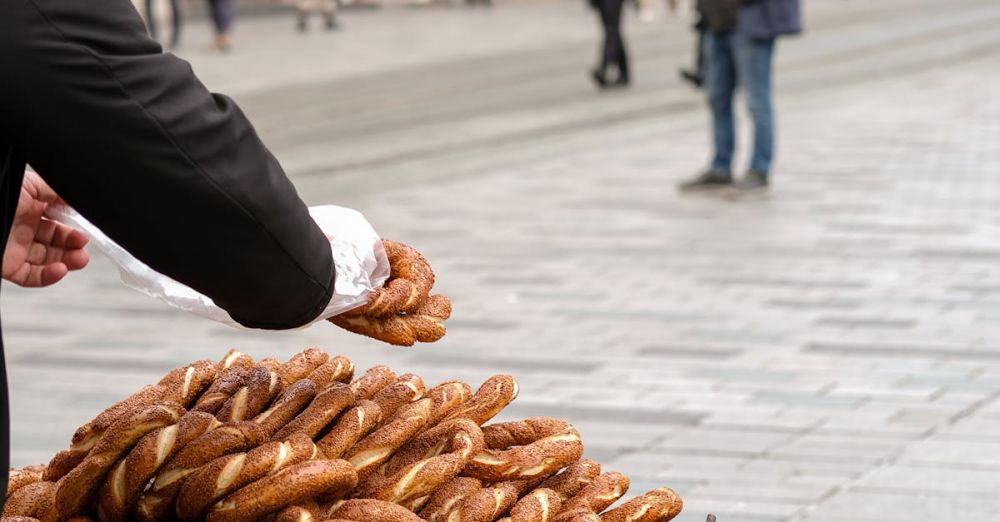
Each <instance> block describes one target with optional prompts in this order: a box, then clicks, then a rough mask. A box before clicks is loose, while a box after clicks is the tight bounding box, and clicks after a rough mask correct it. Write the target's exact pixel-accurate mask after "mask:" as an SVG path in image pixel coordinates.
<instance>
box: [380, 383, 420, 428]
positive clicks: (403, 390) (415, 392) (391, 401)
mask: <svg viewBox="0 0 1000 522" xmlns="http://www.w3.org/2000/svg"><path fill="white" fill-rule="evenodd" d="M424 391H425V388H424V380H423V379H421V378H420V376H419V375H414V374H412V373H404V374H403V375H400V376H399V377H398V378H397V380H396V382H395V383H393V384H390V385H389V386H386V387H385V388H382V389H381V390H379V392H378V393H376V394H375V396H374V397H372V402H374V403H375V404H378V407H379V409H381V410H382V415H383V417H385V418H387V419H388V418H390V417H392V415H393V414H394V413H396V410H398V409H399V407H400V406H402V405H404V404H406V403H409V402H413V401H415V400H417V399H420V398H421V397H423V396H424Z"/></svg>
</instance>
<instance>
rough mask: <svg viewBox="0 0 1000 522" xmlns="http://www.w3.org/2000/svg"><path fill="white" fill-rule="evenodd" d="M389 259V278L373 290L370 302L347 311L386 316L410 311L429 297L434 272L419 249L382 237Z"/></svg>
mask: <svg viewBox="0 0 1000 522" xmlns="http://www.w3.org/2000/svg"><path fill="white" fill-rule="evenodd" d="M382 245H383V246H384V247H385V254H386V257H387V258H388V259H389V272H390V279H389V281H388V282H387V283H386V285H385V286H384V287H382V288H379V289H378V290H376V291H374V292H372V293H371V295H370V296H369V297H368V303H367V304H365V305H364V306H360V307H358V308H355V309H354V310H351V311H349V312H347V315H350V316H362V315H364V316H368V317H387V316H392V315H397V314H402V313H411V312H413V311H414V310H416V309H417V308H418V307H419V306H420V305H421V304H422V303H423V302H424V300H426V299H427V296H428V294H430V291H431V288H432V287H433V286H434V271H433V270H431V265H430V263H428V262H427V259H426V258H424V256H423V255H421V254H420V252H417V251H416V250H415V249H413V248H412V247H409V246H407V245H404V244H402V243H397V242H395V241H388V240H383V241H382Z"/></svg>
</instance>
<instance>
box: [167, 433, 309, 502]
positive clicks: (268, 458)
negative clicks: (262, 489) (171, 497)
mask: <svg viewBox="0 0 1000 522" xmlns="http://www.w3.org/2000/svg"><path fill="white" fill-rule="evenodd" d="M315 456H316V446H315V445H314V444H313V441H312V440H311V439H310V438H309V437H308V436H307V435H306V434H304V433H296V434H294V435H292V436H291V437H289V439H288V440H287V441H282V442H269V443H267V444H264V445H263V446H258V447H256V448H254V449H252V450H250V451H248V452H246V453H234V454H231V455H226V456H224V457H219V458H217V459H215V460H213V461H212V462H210V463H208V464H206V465H204V466H202V467H200V468H198V470H197V471H195V472H194V473H192V474H191V476H190V477H188V478H187V480H186V481H184V485H183V486H182V487H181V490H180V493H179V494H178V495H177V503H176V505H177V509H176V512H177V516H178V517H180V519H181V520H185V521H194V520H201V519H203V518H204V517H205V513H207V512H208V510H209V508H210V507H212V504H214V503H215V502H216V501H218V500H219V499H222V498H223V497H225V496H226V495H229V494H230V493H232V492H234V491H236V490H238V489H240V488H242V487H243V486H246V485H247V484H250V483H251V482H254V481H256V480H259V479H261V478H263V477H265V476H267V475H270V474H272V473H276V472H278V471H281V470H282V469H285V468H286V467H289V466H294V465H295V464H298V463H300V462H305V461H307V460H311V459H313V458H315Z"/></svg>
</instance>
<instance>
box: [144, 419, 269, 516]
mask: <svg viewBox="0 0 1000 522" xmlns="http://www.w3.org/2000/svg"><path fill="white" fill-rule="evenodd" d="M265 440H266V437H265V436H264V433H263V431H262V430H261V428H260V426H258V425H257V424H255V423H253V422H250V421H243V422H235V423H227V424H224V425H222V426H220V427H218V428H216V429H214V430H212V431H209V432H207V433H205V434H204V435H202V436H200V437H198V438H197V439H195V440H193V441H191V443H190V444H188V445H187V446H185V447H184V448H182V449H181V450H180V451H179V452H178V453H177V455H175V456H174V458H172V459H170V461H168V462H167V465H166V466H164V467H163V469H161V470H160V473H159V474H157V476H156V478H155V479H154V480H153V483H152V484H151V485H150V486H149V489H147V490H146V491H145V492H144V493H143V494H142V496H141V497H139V502H138V503H137V504H136V508H135V516H136V518H137V519H138V520H140V521H142V522H157V521H160V520H163V519H164V518H165V517H167V516H168V514H170V513H171V512H172V510H173V509H174V502H175V500H176V499H177V495H178V493H179V492H180V489H181V486H183V485H184V481H185V480H186V479H187V478H188V477H189V476H190V475H191V474H192V473H194V472H195V471H197V469H198V468H200V467H202V466H204V465H205V464H208V463H209V462H211V461H213V460H215V459H217V458H219V457H221V456H223V455H228V454H230V453H236V452H241V451H247V450H249V449H251V448H254V447H256V446H258V445H260V444H262V443H263V442H264V441H265Z"/></svg>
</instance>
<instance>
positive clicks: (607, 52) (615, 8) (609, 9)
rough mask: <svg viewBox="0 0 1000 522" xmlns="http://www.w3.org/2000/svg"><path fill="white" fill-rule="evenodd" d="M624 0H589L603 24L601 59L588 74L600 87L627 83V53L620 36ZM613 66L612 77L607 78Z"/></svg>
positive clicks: (605, 87) (604, 87)
mask: <svg viewBox="0 0 1000 522" xmlns="http://www.w3.org/2000/svg"><path fill="white" fill-rule="evenodd" d="M624 4H625V0H591V2H590V5H591V6H592V7H593V8H594V9H596V10H597V12H598V13H600V15H601V25H603V26H604V47H603V51H602V53H601V61H600V64H599V65H598V66H597V68H596V69H594V70H593V71H591V73H590V75H591V77H592V78H593V79H594V83H596V84H597V86H598V87H600V88H601V89H607V88H611V87H627V86H628V84H629V81H630V79H629V68H628V55H627V54H626V52H625V42H624V40H623V38H622V32H621V25H622V8H623V6H624ZM611 68H614V69H615V72H616V75H615V77H614V79H613V80H612V79H609V78H608V70H609V69H611Z"/></svg>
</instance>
